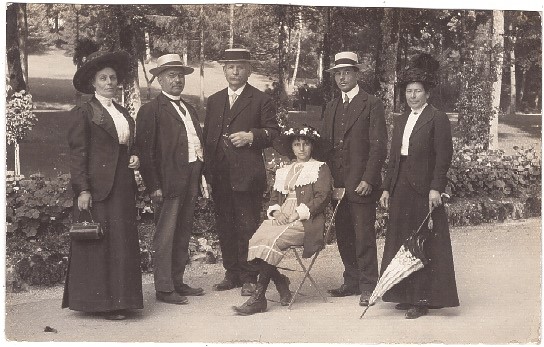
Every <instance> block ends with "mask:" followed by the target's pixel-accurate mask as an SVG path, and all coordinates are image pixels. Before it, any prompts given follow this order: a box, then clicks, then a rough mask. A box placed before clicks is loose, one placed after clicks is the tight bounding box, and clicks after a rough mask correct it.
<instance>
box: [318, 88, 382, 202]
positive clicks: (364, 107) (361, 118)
mask: <svg viewBox="0 0 544 347" xmlns="http://www.w3.org/2000/svg"><path fill="white" fill-rule="evenodd" d="M338 107H340V108H342V101H341V98H336V99H334V100H332V101H330V102H329V103H328V104H327V107H326V108H325V112H324V113H323V125H322V129H321V134H322V136H323V138H325V139H329V140H331V142H332V140H333V135H334V133H333V130H334V129H333V128H334V116H335V112H336V110H337V108H338ZM348 112H349V115H348V117H349V118H348V122H347V124H346V127H345V128H344V129H343V134H344V135H343V137H342V141H341V143H340V145H339V146H337V148H335V151H334V152H333V156H332V157H331V158H330V160H329V161H328V164H329V167H330V168H331V173H332V177H333V178H334V185H335V187H345V188H346V198H347V201H349V202H355V203H368V202H374V201H376V200H377V198H378V197H379V194H380V190H379V188H380V185H381V183H382V176H381V171H382V166H383V163H384V161H385V158H386V156H387V129H386V126H385V116H384V108H383V104H382V103H381V102H380V101H379V99H378V98H376V97H375V96H373V95H370V94H368V93H367V92H365V91H364V90H363V89H360V90H359V93H358V94H357V95H356V96H355V97H354V98H353V100H352V101H351V102H350V105H349V108H348ZM361 181H366V182H367V183H370V184H371V185H372V186H373V188H374V189H373V190H372V193H371V194H370V195H368V196H360V195H359V194H357V193H356V192H355V188H357V186H358V185H359V183H360V182H361Z"/></svg>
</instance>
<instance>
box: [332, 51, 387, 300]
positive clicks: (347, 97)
mask: <svg viewBox="0 0 544 347" xmlns="http://www.w3.org/2000/svg"><path fill="white" fill-rule="evenodd" d="M360 69H361V64H358V60H357V54H355V53H353V52H341V53H338V54H336V55H335V65H334V67H333V68H331V69H329V70H327V71H329V72H332V73H334V79H335V81H336V84H337V85H338V88H340V90H341V92H342V96H341V98H336V99H334V100H332V101H330V102H329V103H328V104H327V106H326V108H325V111H324V113H323V126H322V134H323V137H324V138H326V139H329V140H330V141H331V142H332V143H333V144H334V149H333V153H332V155H331V159H330V161H329V167H330V168H331V173H332V176H333V179H334V186H335V187H345V188H346V198H345V199H344V200H342V202H341V203H340V206H339V207H338V211H337V214H336V220H335V226H336V238H337V243H338V250H339V251H340V256H341V258H342V262H343V263H344V269H345V270H344V283H343V284H342V285H341V286H340V288H337V289H331V290H329V293H330V294H331V296H349V295H359V294H361V297H360V300H359V304H360V305H362V306H365V305H368V299H369V298H370V295H371V294H372V291H373V290H374V287H375V286H376V283H377V281H378V258H377V247H376V231H375V227H374V223H375V221H376V203H377V200H378V199H379V197H380V193H381V192H380V191H379V187H380V185H381V170H382V165H383V163H384V161H385V158H386V155H387V130H386V125H385V117H384V106H383V104H382V102H381V101H380V100H379V99H378V98H376V97H374V96H372V95H369V94H368V93H366V92H365V91H364V90H362V89H361V88H359V86H358V84H357V80H358V74H359V71H360Z"/></svg>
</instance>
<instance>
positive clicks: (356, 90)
mask: <svg viewBox="0 0 544 347" xmlns="http://www.w3.org/2000/svg"><path fill="white" fill-rule="evenodd" d="M357 94H359V85H358V84H357V85H355V87H353V89H352V90H350V91H349V92H347V93H344V92H342V100H346V95H347V96H348V100H349V102H351V100H353V98H354V97H355V96H356V95H357Z"/></svg>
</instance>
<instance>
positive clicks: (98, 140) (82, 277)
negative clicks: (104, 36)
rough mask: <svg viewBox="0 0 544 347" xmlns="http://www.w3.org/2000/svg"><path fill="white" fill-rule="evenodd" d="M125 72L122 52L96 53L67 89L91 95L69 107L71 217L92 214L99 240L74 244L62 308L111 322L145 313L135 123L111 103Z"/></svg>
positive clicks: (78, 71)
mask: <svg viewBox="0 0 544 347" xmlns="http://www.w3.org/2000/svg"><path fill="white" fill-rule="evenodd" d="M127 66H128V54H127V53H125V52H95V53H93V54H91V55H90V56H89V57H88V58H87V60H86V62H85V63H84V64H83V66H81V67H80V68H79V69H78V70H77V72H76V73H75V75H74V79H73V83H74V87H75V88H76V89H77V90H78V91H80V92H82V93H85V94H94V96H93V97H92V98H91V99H90V100H89V101H88V102H86V103H84V104H83V105H81V106H76V107H75V108H74V109H72V111H71V112H72V124H71V125H70V128H69V131H68V144H69V147H70V174H71V182H72V189H73V191H74V194H75V202H74V205H75V206H74V215H73V219H74V220H79V219H80V218H90V217H89V216H90V215H92V218H93V219H94V221H95V222H99V223H100V225H101V227H102V228H103V229H104V232H105V235H104V237H103V238H102V239H100V240H72V242H71V248H70V261H69V267H68V273H67V278H66V283H65V288H64V297H63V302H62V307H63V308H65V307H69V308H70V309H71V310H76V311H83V312H95V313H104V317H105V318H106V319H112V320H120V319H125V318H126V315H127V310H131V309H140V308H143V297H142V277H141V271H140V247H139V242H138V231H137V227H136V204H135V194H136V182H135V179H134V169H137V168H138V166H139V160H138V157H137V156H136V155H135V148H134V120H133V119H132V118H131V117H130V115H129V113H128V111H127V110H126V109H125V108H123V107H122V106H120V105H119V104H117V103H116V102H115V101H113V98H114V96H115V94H116V92H117V88H118V83H119V82H120V81H121V80H122V78H123V77H124V75H125V74H126V67H127ZM85 210H88V211H89V212H90V213H88V212H87V211H85Z"/></svg>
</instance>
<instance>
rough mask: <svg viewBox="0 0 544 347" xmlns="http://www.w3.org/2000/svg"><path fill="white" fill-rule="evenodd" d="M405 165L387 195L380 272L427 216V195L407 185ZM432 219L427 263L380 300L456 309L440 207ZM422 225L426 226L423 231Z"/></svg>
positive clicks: (449, 252)
mask: <svg viewBox="0 0 544 347" xmlns="http://www.w3.org/2000/svg"><path fill="white" fill-rule="evenodd" d="M408 165H410V164H409V162H408V160H401V162H400V167H399V175H398V181H397V183H396V185H395V190H394V191H393V194H392V195H391V199H390V207H389V227H388V230H387V234H386V239H385V247H384V253H383V260H382V264H381V273H383V272H384V271H385V269H386V268H387V265H389V263H390V262H391V260H392V259H393V257H394V256H395V254H396V253H397V252H398V250H399V249H400V247H401V245H402V244H403V243H404V241H405V240H406V239H407V238H408V237H409V236H410V234H411V233H412V232H413V231H414V230H417V228H418V227H419V226H420V225H421V223H422V222H423V220H424V219H425V216H426V215H427V213H429V196H428V194H427V195H425V196H423V195H420V194H419V193H417V192H416V191H415V190H414V189H413V187H412V186H411V185H410V183H409V181H408V179H407V175H408V167H407V166H408ZM432 218H433V222H434V227H433V230H432V231H431V233H430V236H429V237H428V238H427V240H426V241H425V243H424V253H425V255H426V257H427V259H428V260H429V263H428V264H427V265H426V266H425V267H424V268H423V269H421V270H419V271H417V272H415V273H413V274H412V275H410V276H408V277H407V278H406V279H404V280H402V281H401V282H400V283H398V284H397V285H395V286H394V287H393V288H391V289H390V290H389V291H388V292H387V293H386V294H385V295H384V296H383V298H382V299H383V301H387V302H398V303H410V304H414V305H415V304H427V305H430V306H437V307H454V306H459V299H458V295H457V287H456V283H455V270H454V267H453V255H452V249H451V240H450V233H449V228H448V219H447V215H446V211H445V209H444V207H443V206H440V207H438V208H436V209H435V211H434V212H433V214H432ZM426 226H427V223H425V225H424V228H426Z"/></svg>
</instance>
